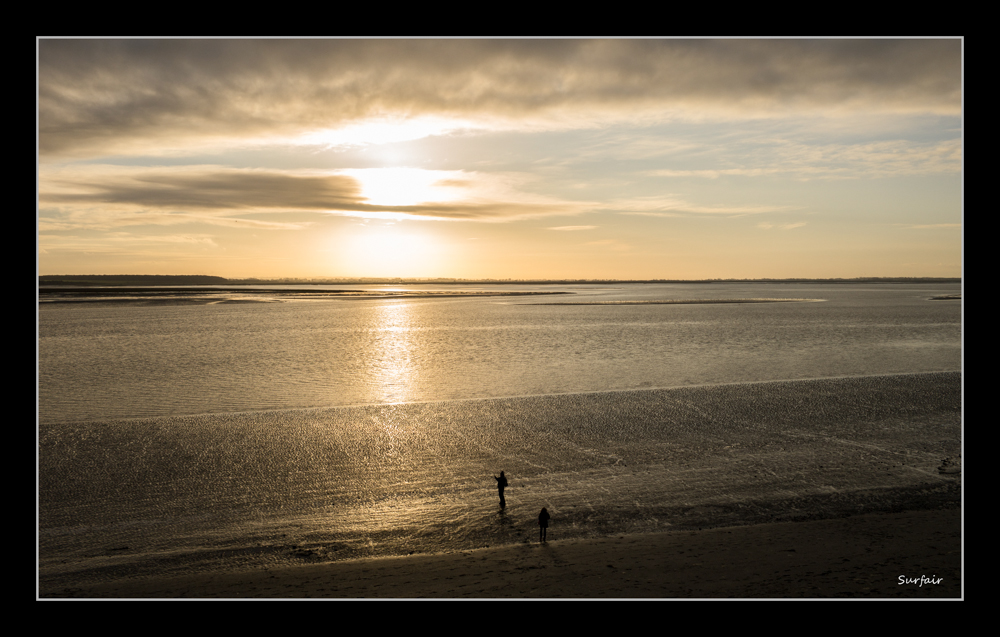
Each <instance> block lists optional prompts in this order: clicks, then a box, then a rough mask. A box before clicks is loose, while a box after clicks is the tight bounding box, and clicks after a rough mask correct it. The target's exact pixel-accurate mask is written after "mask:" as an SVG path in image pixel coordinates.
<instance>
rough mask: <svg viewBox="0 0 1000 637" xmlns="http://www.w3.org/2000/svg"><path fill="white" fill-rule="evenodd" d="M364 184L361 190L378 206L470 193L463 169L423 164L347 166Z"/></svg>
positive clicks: (443, 200)
mask: <svg viewBox="0 0 1000 637" xmlns="http://www.w3.org/2000/svg"><path fill="white" fill-rule="evenodd" d="M342 174H345V175H349V176H351V177H354V178H355V179H357V180H358V182H359V183H360V184H361V194H362V196H363V197H364V198H365V199H367V200H368V203H371V204H375V205H377V206H415V205H417V204H422V203H446V202H451V201H458V200H459V199H462V198H463V197H464V196H467V193H466V187H465V186H464V182H465V179H463V177H462V173H461V172H460V171H447V170H423V169H420V168H368V169H358V170H345V171H342Z"/></svg>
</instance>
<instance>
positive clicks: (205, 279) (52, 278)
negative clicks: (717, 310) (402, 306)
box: [38, 274, 962, 287]
mask: <svg viewBox="0 0 1000 637" xmlns="http://www.w3.org/2000/svg"><path fill="white" fill-rule="evenodd" d="M961 282H962V279H961V277H861V278H855V279H842V278H833V279H807V278H789V279H449V278H427V279H422V278H375V277H370V278H366V277H361V278H328V279H322V278H316V279H253V278H250V279H227V278H224V277H219V276H208V275H190V276H189V275H158V274H157V275H154V274H135V275H133V274H106V275H105V274H93V275H89V274H88V275H70V274H43V275H40V276H39V277H38V286H39V287H49V286H74V287H82V286H105V287H116V286H143V287H161V286H179V285H595V284H596V285H608V284H615V285H617V284H642V283H660V284H663V283H669V284H685V283H693V284H705V283H831V284H850V283H917V284H927V283H961Z"/></svg>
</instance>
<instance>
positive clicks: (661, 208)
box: [610, 196, 796, 217]
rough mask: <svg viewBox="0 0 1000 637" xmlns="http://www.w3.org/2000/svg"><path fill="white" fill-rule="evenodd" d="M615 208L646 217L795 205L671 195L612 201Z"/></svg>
mask: <svg viewBox="0 0 1000 637" xmlns="http://www.w3.org/2000/svg"><path fill="white" fill-rule="evenodd" d="M610 206H611V208H612V209H613V210H616V211H617V212H619V213H620V214H623V215H639V216H646V217H678V216H683V215H685V214H698V215H753V214H761V213H766V212H791V211H794V210H796V208H795V207H793V206H760V205H758V206H705V205H699V204H693V203H690V202H688V201H684V200H682V199H677V198H674V197H669V196H654V197H634V198H631V199H619V200H616V201H612V202H610Z"/></svg>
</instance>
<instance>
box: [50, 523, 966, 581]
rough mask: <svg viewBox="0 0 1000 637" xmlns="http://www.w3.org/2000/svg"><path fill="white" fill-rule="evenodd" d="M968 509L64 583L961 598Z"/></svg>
mask: <svg viewBox="0 0 1000 637" xmlns="http://www.w3.org/2000/svg"><path fill="white" fill-rule="evenodd" d="M962 594H963V586H962V552H961V509H960V508H958V507H949V508H943V509H934V510H924V511H905V512H898V513H877V514H864V515H856V516H850V517H846V518H839V519H832V520H816V521H806V522H784V523H773V524H760V525H753V526H741V527H721V528H713V529H705V530H701V531H698V530H695V531H678V532H664V533H652V534H638V535H623V536H613V537H607V538H601V539H594V540H567V541H560V540H552V541H549V542H547V543H545V544H539V543H537V542H533V543H526V544H522V545H519V546H506V547H499V548H489V549H479V550H472V551H461V552H458V553H452V554H443V555H419V556H403V557H390V558H381V559H369V560H351V561H346V562H335V563H325V564H312V565H303V566H297V567H287V568H281V569H266V570H257V571H252V572H241V573H223V574H211V575H196V576H187V577H174V578H155V577H154V578H148V579H144V580H139V581H134V582H128V583H115V584H110V585H97V586H91V587H87V588H75V589H72V590H67V591H63V592H62V594H61V595H59V596H63V597H85V598H163V599H171V598H187V599H192V598H284V599H317V598H318V599H359V598H373V599H419V598H446V599H475V598H497V599H507V598H520V599H553V598H555V599H574V598H601V599H649V598H658V599H697V598H711V599H718V598H764V599H767V598H775V599H789V598H886V599H895V598H960V597H962Z"/></svg>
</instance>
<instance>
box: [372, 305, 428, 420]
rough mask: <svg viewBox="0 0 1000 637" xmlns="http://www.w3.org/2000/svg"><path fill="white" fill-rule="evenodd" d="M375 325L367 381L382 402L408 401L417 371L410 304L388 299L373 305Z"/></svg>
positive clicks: (411, 394)
mask: <svg viewBox="0 0 1000 637" xmlns="http://www.w3.org/2000/svg"><path fill="white" fill-rule="evenodd" d="M374 310H375V313H376V316H375V320H374V322H375V323H376V325H377V326H378V327H377V328H376V331H375V339H374V342H373V343H372V348H373V349H372V355H371V358H370V359H369V378H370V379H371V380H370V381H369V382H370V384H371V385H372V386H373V387H372V388H373V390H374V393H375V395H377V396H378V397H379V400H381V401H382V402H389V403H396V402H406V401H408V400H411V398H412V396H413V385H414V383H415V380H416V375H417V370H416V365H415V364H414V360H413V358H414V351H415V343H414V342H413V338H412V336H411V334H412V332H411V327H412V323H413V316H412V306H411V304H410V303H405V302H398V301H389V302H386V303H384V304H380V305H378V306H377V307H376V308H374Z"/></svg>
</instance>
